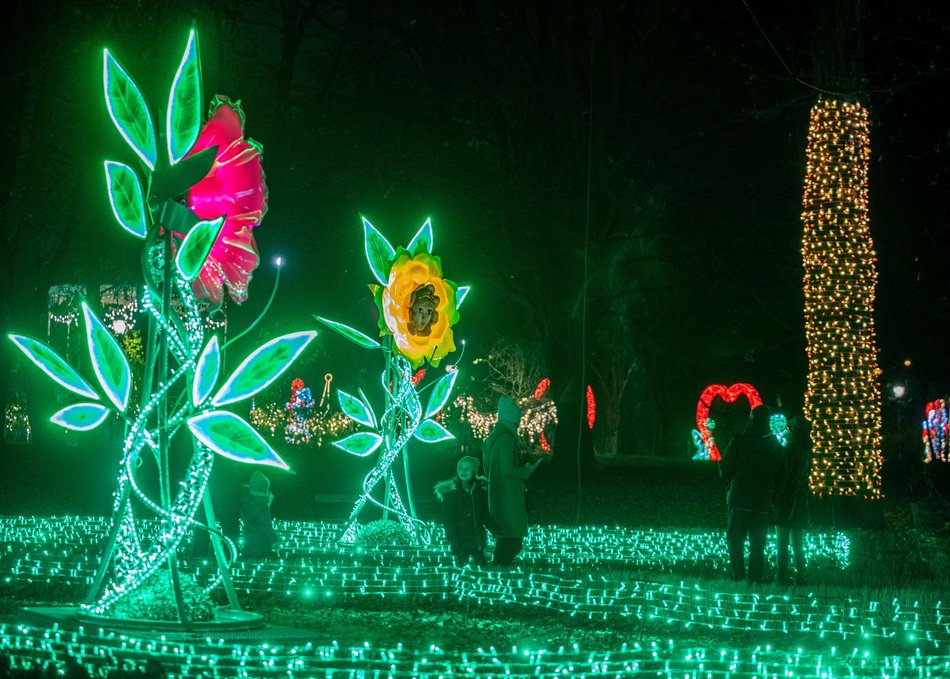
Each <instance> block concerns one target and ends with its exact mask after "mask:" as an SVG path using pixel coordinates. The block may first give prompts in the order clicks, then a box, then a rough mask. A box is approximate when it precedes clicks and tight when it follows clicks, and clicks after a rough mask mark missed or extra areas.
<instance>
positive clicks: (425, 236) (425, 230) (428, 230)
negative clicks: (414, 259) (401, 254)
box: [406, 219, 433, 256]
mask: <svg viewBox="0 0 950 679" xmlns="http://www.w3.org/2000/svg"><path fill="white" fill-rule="evenodd" d="M432 242H433V234H432V220H431V219H426V221H425V223H424V224H423V225H422V227H421V228H420V229H419V231H417V232H416V235H415V236H413V237H412V240H411V241H409V247H407V248H406V249H407V250H408V251H409V252H410V253H411V254H412V255H413V256H415V255H417V254H419V252H420V251H421V249H422V248H423V247H424V248H425V251H426V252H428V253H429V254H430V255H431V254H432Z"/></svg>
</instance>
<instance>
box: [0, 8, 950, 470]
mask: <svg viewBox="0 0 950 679" xmlns="http://www.w3.org/2000/svg"><path fill="white" fill-rule="evenodd" d="M821 4H825V5H828V4H829V3H821ZM830 4H831V5H834V6H836V7H844V8H846V9H850V10H855V9H856V10H857V11H855V12H853V13H849V12H843V13H842V16H844V18H841V17H838V18H837V19H836V18H835V17H831V18H830V19H829V18H828V16H824V17H822V16H818V15H817V14H816V13H814V12H812V11H811V9H810V8H809V6H808V5H807V3H806V4H802V3H787V6H785V4H784V3H772V2H760V1H757V0H745V1H741V0H736V1H734V2H733V1H723V2H715V3H707V2H687V1H685V0H683V1H678V0H645V1H643V2H633V1H631V2H606V1H604V2H551V1H549V0H526V1H524V2H507V1H494V0H446V1H444V2H410V1H408V0H387V1H385V2H383V1H380V0H310V1H306V0H272V1H271V2H248V1H247V0H205V1H198V2H187V3H184V2H182V3H175V2H171V3H167V4H166V3H162V4H161V6H159V3H150V2H133V1H129V0H113V1H112V2H100V1H98V0H96V1H93V0H85V1H84V0H74V1H71V2H54V3H39V2H24V1H22V0H11V1H10V2H8V3H7V4H6V5H5V7H4V9H3V10H2V12H3V15H4V18H3V21H2V22H0V23H2V24H3V29H2V30H3V33H4V35H3V40H2V41H0V49H2V50H3V70H2V74H3V79H4V88H3V91H4V93H5V95H6V97H5V99H6V100H5V102H4V105H3V110H2V115H3V117H4V124H3V126H2V128H0V133H2V136H0V146H2V148H0V200H2V203H3V205H2V207H3V211H2V222H0V224H2V226H0V237H2V242H0V329H2V331H3V332H4V333H7V332H11V331H17V332H22V333H29V334H34V335H36V336H39V337H43V336H45V332H46V331H45V324H46V317H45V316H46V315H45V308H46V294H47V290H48V288H49V286H50V285H52V284H57V283H66V282H78V283H83V284H86V285H87V286H88V287H89V289H97V287H98V285H99V284H101V283H123V282H124V283H133V284H138V283H139V281H140V279H141V275H140V273H139V270H138V257H139V253H138V245H137V243H135V242H133V239H131V238H129V237H127V235H126V234H124V233H123V232H121V230H120V229H119V228H118V227H117V225H116V224H115V223H114V219H113V218H112V215H111V212H110V210H109V206H108V201H107V199H106V194H105V190H104V182H103V180H102V169H101V167H102V161H103V160H105V159H107V158H109V159H116V160H122V161H124V162H131V153H130V152H129V151H128V149H126V148H125V147H123V145H122V141H121V139H120V138H119V136H118V134H117V133H116V132H115V130H114V129H113V128H112V126H111V122H110V120H109V118H108V115H107V113H106V111H105V108H104V105H103V102H102V93H101V91H102V85H101V70H102V54H101V51H102V48H103V47H105V46H108V47H109V48H110V50H111V51H112V52H113V54H115V55H116V56H117V58H118V59H119V60H120V62H121V63H122V64H123V65H124V66H125V67H126V68H127V69H128V70H129V72H130V73H131V74H132V75H133V76H134V77H135V78H136V79H137V80H138V81H139V84H140V85H141V86H142V88H143V90H144V91H145V93H146V96H147V98H148V99H149V101H150V103H151V104H152V105H153V106H156V107H157V106H163V105H164V102H165V101H166V99H167V91H168V86H169V84H170V82H171V79H172V76H173V74H174V69H175V67H176V65H177V62H178V59H179V57H180V54H181V50H182V48H183V46H184V42H185V38H186V35H187V30H188V28H189V26H190V25H192V24H193V25H194V26H195V27H196V28H197V30H198V32H199V36H200V45H201V57H202V65H203V71H204V86H205V97H206V98H207V99H209V100H210V97H211V96H212V95H213V94H215V93H216V92H220V93H223V94H227V95H229V96H231V97H232V98H237V99H241V100H242V102H243V105H244V109H245V112H246V114H247V133H248V135H249V136H251V137H253V138H255V139H257V140H259V141H261V142H262V143H263V145H264V162H265V171H266V173H267V177H268V184H269V187H270V199H271V208H270V213H269V214H268V216H267V218H266V219H265V220H264V222H263V224H262V226H261V227H260V228H259V229H258V230H257V231H256V236H257V241H258V245H259V247H260V250H261V253H262V266H261V268H260V269H259V271H258V272H257V274H256V276H255V282H254V284H253V285H252V290H251V300H250V301H249V302H248V303H247V305H246V308H241V309H238V308H235V307H233V306H232V307H231V313H232V323H234V324H235V327H236V326H237V325H239V322H241V321H244V320H249V319H251V318H253V317H254V315H255V314H256V312H257V311H258V310H259V309H260V308H261V306H262V305H263V301H264V300H265V299H266V297H267V295H268V293H269V288H270V285H271V284H272V281H273V278H274V269H273V266H272V265H271V263H270V262H271V261H272V260H273V258H274V257H275V256H276V255H282V256H283V257H284V258H285V260H286V261H287V268H286V270H285V271H284V273H283V274H282V275H283V280H282V282H281V291H280V292H279V294H278V301H277V303H276V305H275V308H274V310H273V311H272V312H271V314H270V316H269V318H268V321H267V322H265V323H264V324H263V326H262V330H261V333H262V334H263V333H266V332H270V331H273V330H277V329H279V330H284V329H287V330H290V329H301V328H305V327H312V326H313V322H312V320H311V314H313V313H319V314H321V315H323V316H328V317H330V318H334V319H337V320H340V321H342V322H345V323H348V324H351V325H353V326H355V327H358V328H360V329H363V330H364V331H370V330H372V328H373V327H374V324H375V310H374V307H373V305H372V303H371V300H370V297H369V294H368V292H367V291H366V288H365V283H368V282H370V281H371V276H370V274H369V270H368V268H367V267H366V264H365V258H364V256H363V248H362V230H361V226H360V222H359V217H358V215H359V214H361V213H362V214H363V215H365V216H366V217H367V218H368V219H370V221H372V222H373V223H374V224H375V225H376V226H377V227H378V228H379V229H380V230H381V231H382V232H383V233H385V234H386V235H387V236H388V237H389V238H390V240H391V241H392V242H393V243H394V244H395V243H405V242H407V241H408V239H409V238H410V237H411V236H412V235H413V233H415V231H416V229H418V227H419V226H420V225H421V223H422V222H423V220H424V219H425V218H426V217H431V218H432V220H433V224H434V228H435V238H436V252H437V254H439V255H440V256H441V257H442V260H443V264H444V268H445V273H446V276H447V277H448V278H451V279H453V280H455V281H457V282H458V283H460V284H470V285H472V286H473V287H472V293H471V295H470V296H469V298H468V299H467V300H466V303H465V304H464V306H463V307H462V319H461V321H460V323H459V325H458V326H457V337H459V338H466V339H467V341H468V349H467V351H468V352H469V353H468V354H467V355H466V360H468V359H471V358H474V357H476V356H483V355H485V354H486V353H487V352H488V350H489V348H490V347H491V346H492V344H493V343H494V342H495V341H496V340H497V339H498V338H506V339H507V340H509V341H511V342H513V343H516V344H517V345H519V346H521V347H524V348H526V349H527V351H528V352H529V353H531V354H532V355H534V356H536V357H537V359H538V360H539V361H540V363H541V365H542V369H543V371H544V373H545V374H547V375H549V376H550V377H551V379H552V390H553V394H554V396H555V399H556V401H557V403H558V407H559V410H560V414H561V416H560V420H561V422H560V426H559V430H558V435H557V438H556V458H559V459H562V460H574V459H576V458H575V456H576V454H577V450H578V448H580V450H581V451H582V455H583V456H586V455H587V454H589V453H590V452H591V451H592V450H594V449H596V450H597V451H598V452H601V453H613V452H619V453H626V454H634V453H635V454H642V455H660V456H663V455H666V456H679V457H683V456H686V455H688V452H689V451H688V442H689V430H690V429H691V428H692V426H693V419H694V413H695V405H696V400H697V398H698V396H699V394H700V393H701V391H702V390H703V388H704V387H706V386H707V385H708V384H712V383H723V384H727V385H728V384H732V383H734V382H738V381H748V382H751V383H753V384H754V385H755V386H756V387H757V388H758V389H759V391H760V392H761V393H762V395H763V398H764V399H765V401H766V403H767V404H769V405H772V406H780V408H781V409H782V410H783V411H784V412H786V413H787V414H788V415H789V416H792V415H794V414H796V413H797V412H799V411H800V409H801V405H802V395H803V392H804V388H805V369H806V359H805V347H804V332H803V328H802V293H801V279H802V267H801V258H800V243H801V231H802V227H801V222H800V220H799V214H800V212H801V187H802V178H803V172H804V149H805V142H806V135H807V128H808V111H809V108H810V106H811V105H812V104H813V103H814V102H815V100H816V98H817V96H818V95H819V92H818V90H817V89H816V87H815V83H816V82H819V81H820V79H819V78H818V75H820V73H819V71H820V68H819V67H820V66H822V63H824V65H825V66H826V67H827V62H821V60H819V59H816V58H815V54H816V50H815V49H814V46H815V45H816V44H818V42H820V40H821V39H822V37H825V38H827V35H828V33H827V32H828V31H829V30H832V29H834V30H845V31H851V32H852V37H855V36H856V39H854V40H853V41H852V42H850V43H849V44H852V45H854V46H855V47H854V49H853V51H852V52H851V53H849V54H847V55H845V56H846V58H847V59H848V60H849V62H850V63H851V65H855V64H856V65H857V66H858V70H857V73H858V76H857V79H856V81H855V82H856V87H855V89H853V90H851V91H849V92H846V93H843V94H845V95H847V96H849V97H851V98H859V99H861V100H862V101H863V102H864V103H866V104H867V105H868V106H869V108H870V111H871V119H872V141H871V143H872V149H873V158H872V166H871V228H872V234H873V236H874V238H875V244H876V246H877V251H878V254H879V262H878V264H879V273H880V285H879V294H878V307H877V318H876V322H877V328H878V331H879V346H880V349H881V367H882V369H883V374H882V383H883V384H884V385H885V387H886V386H887V385H889V384H891V383H892V382H894V381H897V380H908V381H909V383H910V384H911V385H912V386H913V389H912V390H911V391H910V393H909V394H908V397H907V398H905V399H904V400H901V401H899V402H891V401H888V402H887V408H886V411H885V416H886V418H887V419H886V425H887V426H889V427H891V428H890V429H888V430H886V436H887V437H888V438H887V442H888V446H889V450H887V451H885V453H886V454H891V452H890V451H892V450H895V451H898V452H899V453H900V454H908V451H910V454H916V452H917V451H916V448H915V446H917V445H919V444H918V443H917V442H918V441H919V430H918V426H919V425H918V424H917V422H919V420H920V418H921V417H922V416H923V413H922V411H923V404H924V403H925V402H926V401H927V400H929V399H932V398H934V397H937V396H943V395H946V393H947V391H948V390H950V370H948V363H947V360H946V358H945V343H946V337H947V330H948V321H950V304H948V289H950V287H948V285H947V281H946V271H947V264H948V261H947V259H948V254H950V252H948V242H950V240H948V237H947V236H948V230H950V224H948V205H950V201H948V184H950V173H948V168H950V163H948V160H950V154H948V150H950V149H948V133H947V130H948V121H950V111H948V108H947V101H948V99H947V96H946V92H947V91H948V88H950V76H948V68H950V57H948V55H947V45H948V44H950V41H948V38H950V12H948V10H947V9H942V8H940V7H939V5H940V3H919V6H915V4H914V3H890V2H883V1H873V0H868V1H867V2H864V3H858V4H855V3H854V2H841V1H836V2H833V3H830ZM834 21H838V22H839V24H838V25H836V26H835V25H833V22H834ZM829 22H832V23H829ZM841 22H844V23H843V24H842V23H841ZM585 272H586V287H585ZM253 340H254V337H250V338H248V342H253ZM252 346H253V345H250V344H249V345H248V348H252ZM351 353H353V352H352V351H351V349H349V348H348V347H347V346H345V343H344V342H343V341H342V340H339V338H332V337H327V336H326V335H323V336H322V337H321V341H320V344H319V346H318V347H317V349H316V350H315V352H314V354H313V356H312V357H310V358H309V359H308V363H307V364H306V365H308V366H309V369H310V370H311V372H312V373H313V374H312V375H311V376H310V377H309V379H308V383H310V384H311V386H313V388H314V391H315V392H318V391H319V387H320V384H322V379H321V378H322V375H323V373H324V372H326V371H336V370H338V369H340V366H349V367H350V373H351V374H350V376H349V379H350V380H351V382H352V381H355V380H363V381H362V382H361V383H362V384H365V383H366V381H365V379H364V378H365V376H366V375H367V374H368V375H369V376H370V379H372V377H373V376H374V375H375V371H376V366H375V364H373V365H368V366H363V365H362V363H361V362H364V361H365V354H353V355H352V356H351ZM14 358H15V357H14V355H13V353H12V349H11V346H10V345H9V344H8V345H7V346H6V347H4V348H3V349H2V350H0V399H2V398H5V394H6V392H7V384H6V383H7V380H8V377H9V374H10V370H11V365H12V361H13V360H14ZM585 358H586V359H587V360H586V362H585V360H584V359H585ZM905 358H909V359H911V360H912V365H911V367H910V368H905V367H904V366H903V361H904V359H905ZM373 360H376V359H375V358H374V359H373ZM31 370H32V369H31ZM469 374H470V375H472V376H475V377H477V375H478V373H477V371H476V370H471V371H470V372H469ZM343 375H344V377H346V375H347V373H346V371H345V370H344V373H343ZM585 383H590V384H592V385H593V388H594V390H595V393H596V395H597V399H598V408H599V415H598V417H599V418H601V419H600V423H599V425H598V428H597V429H595V431H594V434H593V436H590V435H589V434H587V433H586V432H583V430H582V435H581V437H580V439H579V435H578V432H579V428H580V424H581V420H580V413H581V409H582V395H583V387H584V384H585ZM31 384H32V383H31ZM288 384H289V380H288ZM337 386H342V383H340V382H338V383H337ZM472 386H473V385H471V384H470V383H469V388H471V387H472ZM44 393H45V392H44ZM40 395H42V394H40ZM44 399H45V396H44V397H43V398H40V397H39V396H38V397H37V398H33V399H31V400H30V402H29V407H30V410H31V416H32V419H33V421H34V422H35V423H37V427H38V429H39V428H41V427H42V426H43V425H42V423H43V422H44V421H45V420H46V419H47V418H48V416H49V414H50V413H51V412H52V410H50V408H51V406H49V404H48V403H46V402H45V400H44ZM579 441H580V443H579V445H578V442H579Z"/></svg>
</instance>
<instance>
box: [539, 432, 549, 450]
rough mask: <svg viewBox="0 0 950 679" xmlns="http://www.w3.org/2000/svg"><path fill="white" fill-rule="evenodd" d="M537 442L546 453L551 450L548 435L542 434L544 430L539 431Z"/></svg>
mask: <svg viewBox="0 0 950 679" xmlns="http://www.w3.org/2000/svg"><path fill="white" fill-rule="evenodd" d="M538 443H540V444H541V450H543V451H544V452H546V453H550V452H551V444H550V443H548V437H547V436H545V435H544V432H543V431H542V432H541V435H540V436H539V437H538Z"/></svg>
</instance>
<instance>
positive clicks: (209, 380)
mask: <svg viewBox="0 0 950 679" xmlns="http://www.w3.org/2000/svg"><path fill="white" fill-rule="evenodd" d="M220 373H221V349H220V348H219V347H218V338H217V336H215V337H212V338H211V341H210V342H208V343H207V344H206V345H205V348H204V351H202V352H201V356H199V357H198V363H197V364H196V365H195V379H194V381H193V382H192V383H191V402H192V403H193V404H194V405H196V406H198V405H201V404H202V403H204V400H205V399H206V398H208V396H209V395H210V394H211V390H212V389H214V385H215V384H216V383H217V381H218V375H219V374H220Z"/></svg>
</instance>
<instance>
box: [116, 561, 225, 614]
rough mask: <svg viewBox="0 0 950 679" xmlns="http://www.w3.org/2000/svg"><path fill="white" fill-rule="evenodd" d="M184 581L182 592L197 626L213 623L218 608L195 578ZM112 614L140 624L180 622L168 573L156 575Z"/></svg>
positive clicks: (117, 606) (182, 581)
mask: <svg viewBox="0 0 950 679" xmlns="http://www.w3.org/2000/svg"><path fill="white" fill-rule="evenodd" d="M180 577H181V592H182V595H183V596H184V599H185V605H186V606H187V608H188V612H189V613H190V614H191V619H192V620H194V621H195V622H204V621H207V620H212V619H213V618H214V609H215V606H214V602H213V601H212V600H211V597H210V596H208V594H207V593H206V592H205V591H204V590H203V589H202V588H201V587H200V586H199V585H198V583H196V582H195V580H194V578H192V577H191V576H189V575H186V574H181V576H180ZM108 614H109V615H111V616H115V617H117V618H132V619H136V620H178V609H177V606H176V605H175V591H174V589H173V587H172V582H171V577H170V576H169V574H168V573H167V572H166V571H160V572H158V573H156V574H155V575H153V576H152V577H151V578H150V579H149V580H148V582H146V583H145V584H144V585H143V586H142V588H141V589H140V590H139V594H138V596H137V597H136V598H134V599H122V600H121V601H119V603H117V604H116V605H115V606H113V607H112V608H111V609H109V611H108Z"/></svg>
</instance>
